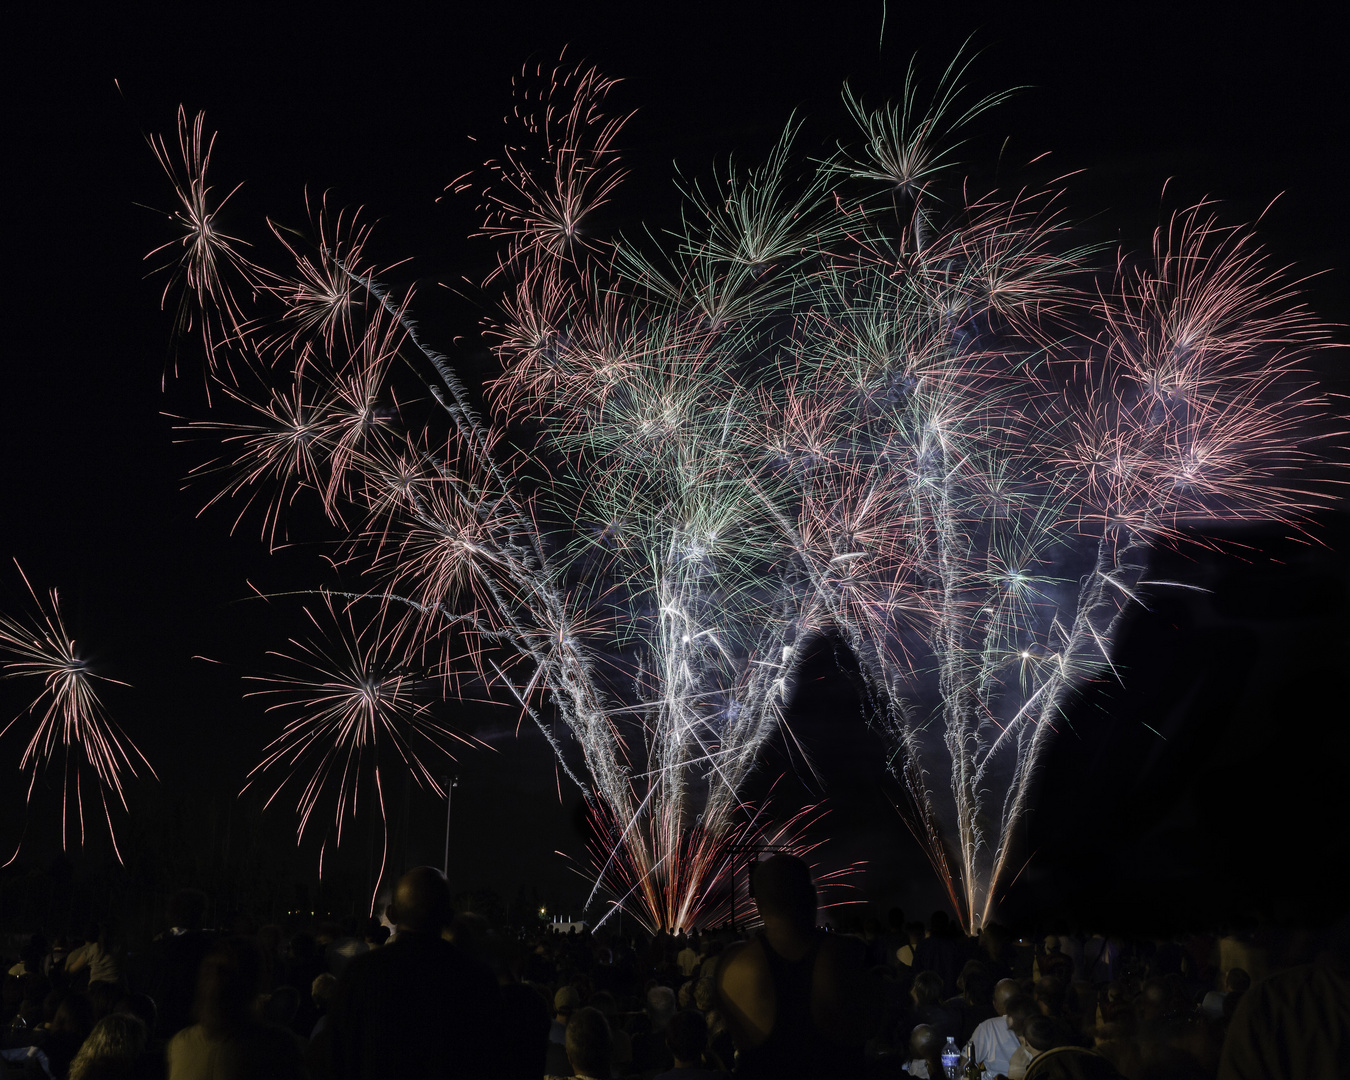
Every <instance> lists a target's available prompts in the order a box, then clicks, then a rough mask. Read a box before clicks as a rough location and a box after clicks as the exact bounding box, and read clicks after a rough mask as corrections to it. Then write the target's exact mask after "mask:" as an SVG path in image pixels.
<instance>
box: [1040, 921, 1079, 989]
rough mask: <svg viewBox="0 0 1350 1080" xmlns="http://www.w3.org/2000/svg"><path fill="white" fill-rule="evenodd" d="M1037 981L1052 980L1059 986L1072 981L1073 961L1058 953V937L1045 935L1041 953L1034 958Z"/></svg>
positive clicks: (1066, 984)
mask: <svg viewBox="0 0 1350 1080" xmlns="http://www.w3.org/2000/svg"><path fill="white" fill-rule="evenodd" d="M1036 970H1037V972H1038V975H1037V981H1040V980H1041V979H1047V978H1054V979H1059V980H1060V985H1061V986H1068V985H1069V983H1070V982H1072V981H1073V960H1072V959H1071V958H1070V957H1068V956H1065V955H1064V953H1062V952H1061V951H1060V947H1059V935H1058V934H1047V935H1046V936H1045V941H1044V942H1043V943H1042V951H1041V953H1040V954H1039V955H1038V956H1037V957H1036Z"/></svg>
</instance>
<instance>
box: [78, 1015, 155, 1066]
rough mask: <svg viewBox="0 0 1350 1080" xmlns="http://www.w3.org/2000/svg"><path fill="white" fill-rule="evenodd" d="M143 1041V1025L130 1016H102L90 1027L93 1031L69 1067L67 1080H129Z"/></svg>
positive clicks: (142, 1050) (140, 1053)
mask: <svg viewBox="0 0 1350 1080" xmlns="http://www.w3.org/2000/svg"><path fill="white" fill-rule="evenodd" d="M146 1039H147V1033H146V1030H145V1025H144V1024H142V1023H141V1022H140V1021H139V1020H137V1019H136V1018H135V1017H134V1016H125V1015H123V1014H122V1013H111V1014H109V1015H108V1016H105V1017H104V1018H103V1019H102V1020H100V1021H99V1022H98V1023H97V1024H95V1025H94V1030H93V1031H91V1032H90V1033H89V1037H88V1038H87V1039H85V1040H84V1045H82V1046H81V1047H80V1049H79V1052H78V1053H77V1054H76V1055H75V1059H74V1060H73V1061H72V1062H71V1063H70V1074H69V1080H89V1078H91V1077H99V1078H105V1077H108V1078H110V1077H126V1078H127V1080H131V1078H132V1077H134V1076H135V1075H136V1066H137V1064H138V1061H139V1059H140V1057H141V1055H142V1054H144V1053H145V1046H146Z"/></svg>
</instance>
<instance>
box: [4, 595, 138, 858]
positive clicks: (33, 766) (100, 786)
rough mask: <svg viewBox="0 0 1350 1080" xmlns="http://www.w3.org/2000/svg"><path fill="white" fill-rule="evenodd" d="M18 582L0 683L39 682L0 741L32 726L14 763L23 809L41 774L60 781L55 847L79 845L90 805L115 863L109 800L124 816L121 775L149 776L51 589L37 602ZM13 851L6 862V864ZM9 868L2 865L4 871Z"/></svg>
mask: <svg viewBox="0 0 1350 1080" xmlns="http://www.w3.org/2000/svg"><path fill="white" fill-rule="evenodd" d="M19 575H20V576H21V577H22V578H23V583H24V585H25V586H26V587H27V589H28V594H29V596H30V597H31V599H32V601H33V607H34V611H33V613H32V614H31V615H29V616H28V617H27V618H17V617H12V616H9V615H5V614H0V658H3V659H0V676H3V677H4V678H6V679H21V680H24V681H25V682H26V681H29V680H40V681H41V683H42V689H41V690H40V691H39V692H38V694H37V696H36V697H35V698H34V699H33V701H32V703H31V704H30V705H29V706H28V707H27V708H26V709H25V710H24V711H23V712H21V713H19V715H18V716H16V717H14V719H12V720H10V721H9V723H7V724H6V725H5V726H4V728H3V729H0V738H2V737H4V736H5V735H7V734H8V733H9V732H10V730H11V729H12V728H14V727H15V726H16V725H19V724H20V723H21V722H23V721H32V722H33V732H32V735H31V736H29V739H28V743H27V745H26V746H25V747H24V751H23V756H22V757H21V758H20V760H19V769H20V771H26V772H27V773H28V801H29V802H30V803H31V802H32V800H33V793H34V790H35V788H36V786H37V782H38V778H39V777H40V776H42V775H43V774H44V773H45V772H46V771H47V770H49V769H53V768H55V769H59V770H60V774H61V846H62V848H63V849H65V848H68V847H69V844H70V839H71V836H72V833H73V832H74V830H75V829H76V827H78V830H79V833H78V835H79V842H80V844H81V845H83V844H84V842H85V838H86V821H85V804H86V803H89V804H90V809H91V810H94V811H95V812H96V813H98V814H99V816H101V817H102V819H103V821H104V823H105V824H106V825H107V828H108V836H109V838H110V839H111V841H112V845H113V851H114V852H115V853H116V855H117V859H118V861H119V862H120V861H121V860H122V852H121V850H120V849H119V848H118V846H117V832H116V829H115V827H114V824H113V815H112V806H111V805H110V804H109V798H108V797H109V795H111V796H112V797H113V801H114V802H115V803H116V804H118V805H120V806H121V808H122V809H123V810H126V809H127V800H126V793H125V791H124V790H123V786H122V778H123V774H124V773H125V774H128V775H130V776H135V775H136V774H137V769H138V767H140V766H144V767H145V769H146V770H147V771H148V772H149V773H150V775H151V776H154V775H155V770H154V769H153V768H151V766H150V763H149V762H148V761H146V759H145V757H144V755H142V754H141V752H140V751H139V750H138V749H136V746H135V744H134V743H132V741H131V740H130V739H128V738H127V737H126V736H125V735H124V734H123V733H122V731H121V729H120V728H118V726H117V724H116V723H114V722H113V720H112V719H111V718H110V717H109V716H108V714H107V712H106V711H105V710H104V707H103V702H102V701H101V700H100V699H99V696H98V690H97V688H96V683H97V682H99V681H101V682H106V683H116V684H117V685H120V686H125V685H126V684H125V683H118V682H117V680H116V679H109V678H107V677H105V676H101V675H96V674H95V673H94V672H93V670H92V669H91V668H90V666H89V662H88V660H86V659H85V658H84V656H83V655H81V651H80V649H79V647H78V645H77V644H76V642H75V639H74V638H73V637H71V635H70V633H69V632H68V631H67V629H66V625H65V621H64V620H63V618H62V616H61V605H60V600H59V599H58V597H57V593H56V590H55V589H53V590H52V591H51V592H50V593H49V594H48V596H47V598H46V600H45V601H44V600H42V599H41V598H39V596H38V594H37V592H36V590H34V588H33V586H32V583H31V582H30V581H29V580H28V575H27V574H25V573H24V572H23V569H22V568H20V569H19ZM17 856H18V848H17V847H16V848H15V851H14V854H13V855H11V856H10V859H9V862H13V861H14V859H15V858H16V857H17ZM9 862H7V863H6V864H5V865H6V866H8V865H9Z"/></svg>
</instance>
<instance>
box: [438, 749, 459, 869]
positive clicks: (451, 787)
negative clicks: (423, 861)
mask: <svg viewBox="0 0 1350 1080" xmlns="http://www.w3.org/2000/svg"><path fill="white" fill-rule="evenodd" d="M441 782H442V783H443V784H445V865H444V866H442V867H441V873H442V874H444V875H445V879H446V880H447V881H449V880H450V807H451V804H452V803H453V802H454V798H455V788H457V787H459V776H458V775H456V776H443V777H441Z"/></svg>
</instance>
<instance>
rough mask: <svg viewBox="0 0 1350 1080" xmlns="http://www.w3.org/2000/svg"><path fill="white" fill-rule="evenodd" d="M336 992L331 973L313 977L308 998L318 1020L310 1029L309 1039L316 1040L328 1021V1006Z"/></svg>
mask: <svg viewBox="0 0 1350 1080" xmlns="http://www.w3.org/2000/svg"><path fill="white" fill-rule="evenodd" d="M336 992H337V976H336V975H334V974H333V973H332V972H331V971H325V972H323V973H321V974H319V975H316V976H315V977H314V981H313V982H312V983H310V986H309V998H310V1000H311V1001H312V1002H314V1008H315V1009H317V1010H318V1013H319V1018H318V1019H317V1020H316V1021H314V1027H313V1028H312V1029H310V1033H309V1037H310V1039H311V1040H312V1039H316V1038H318V1036H319V1032H321V1031H323V1028H324V1024H325V1023H326V1022H327V1020H328V1006H330V1005H331V1004H332V1003H333V994H334V993H336Z"/></svg>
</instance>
